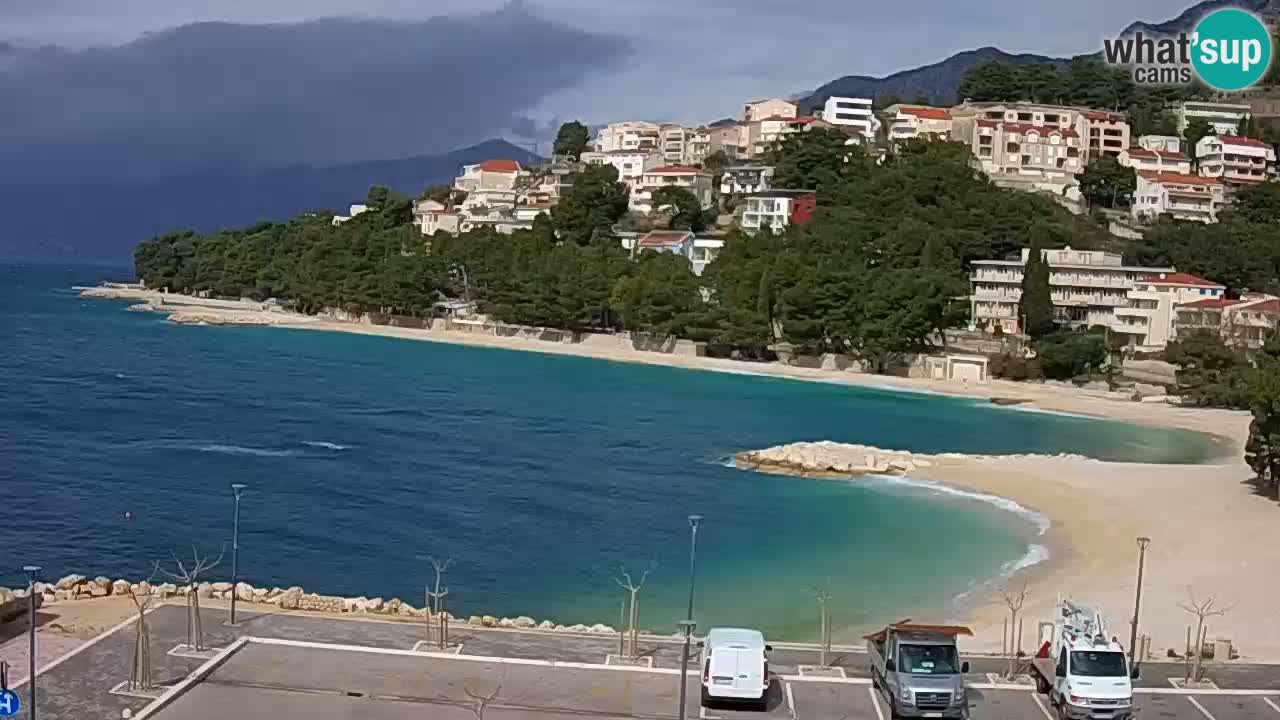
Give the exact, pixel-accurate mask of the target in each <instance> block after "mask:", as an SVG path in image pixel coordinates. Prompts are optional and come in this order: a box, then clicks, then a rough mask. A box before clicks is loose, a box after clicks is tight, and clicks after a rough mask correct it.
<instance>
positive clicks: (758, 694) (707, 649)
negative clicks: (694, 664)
mask: <svg viewBox="0 0 1280 720" xmlns="http://www.w3.org/2000/svg"><path fill="white" fill-rule="evenodd" d="M700 645H702V647H703V660H702V705H703V706H704V707H705V706H707V705H709V704H710V703H712V702H714V701H717V700H722V701H744V702H750V703H753V704H756V705H759V706H761V707H763V706H765V705H766V704H767V703H768V701H769V657H768V655H767V653H768V652H769V651H770V650H772V649H773V648H771V647H769V646H768V645H766V644H765V642H764V635H763V634H762V633H761V632H760V631H759V630H747V629H743V628H715V629H713V630H711V632H709V633H707V637H706V639H705V640H704V641H702V643H700Z"/></svg>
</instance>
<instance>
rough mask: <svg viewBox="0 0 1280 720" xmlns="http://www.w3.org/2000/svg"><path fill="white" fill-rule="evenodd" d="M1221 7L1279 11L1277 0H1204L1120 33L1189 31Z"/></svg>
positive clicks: (1268, 12)
mask: <svg viewBox="0 0 1280 720" xmlns="http://www.w3.org/2000/svg"><path fill="white" fill-rule="evenodd" d="M1222 7H1238V8H1244V9H1246V10H1252V11H1253V12H1256V13H1260V14H1276V13H1280V2H1278V1H1277V0H1204V2H1201V3H1197V4H1195V5H1192V6H1191V7H1189V8H1187V9H1186V10H1184V11H1182V14H1180V15H1178V17H1176V18H1173V19H1172V20H1166V21H1165V22H1162V23H1155V24H1151V23H1145V22H1141V21H1139V22H1135V23H1133V24H1131V25H1129V27H1127V28H1125V29H1124V31H1123V32H1121V33H1120V34H1121V35H1122V36H1123V35H1133V34H1134V33H1136V32H1139V31H1141V32H1142V34H1144V35H1173V34H1175V33H1180V32H1190V31H1191V29H1192V27H1193V26H1194V25H1195V23H1196V22H1197V21H1198V20H1200V18H1202V17H1204V16H1205V15H1206V14H1208V13H1209V12H1211V11H1213V10H1217V9H1218V8H1222Z"/></svg>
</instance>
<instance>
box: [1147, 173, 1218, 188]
mask: <svg viewBox="0 0 1280 720" xmlns="http://www.w3.org/2000/svg"><path fill="white" fill-rule="evenodd" d="M1138 174H1139V175H1141V176H1142V177H1144V178H1146V179H1148V180H1150V181H1152V182H1158V183H1172V184H1174V185H1221V184H1222V183H1219V182H1218V181H1217V180H1215V179H1213V178H1207V177H1200V176H1199V175H1184V174H1182V173H1172V172H1154V171H1152V170H1139V171H1138Z"/></svg>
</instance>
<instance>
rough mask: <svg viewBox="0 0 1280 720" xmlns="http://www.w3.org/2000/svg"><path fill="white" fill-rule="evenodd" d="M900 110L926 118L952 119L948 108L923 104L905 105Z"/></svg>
mask: <svg viewBox="0 0 1280 720" xmlns="http://www.w3.org/2000/svg"><path fill="white" fill-rule="evenodd" d="M898 112H900V113H906V114H907V115H915V116H916V117H918V118H922V119H924V120H950V119H951V111H950V110H947V109H946V108H936V107H927V106H923V105H903V106H902V107H900V108H898Z"/></svg>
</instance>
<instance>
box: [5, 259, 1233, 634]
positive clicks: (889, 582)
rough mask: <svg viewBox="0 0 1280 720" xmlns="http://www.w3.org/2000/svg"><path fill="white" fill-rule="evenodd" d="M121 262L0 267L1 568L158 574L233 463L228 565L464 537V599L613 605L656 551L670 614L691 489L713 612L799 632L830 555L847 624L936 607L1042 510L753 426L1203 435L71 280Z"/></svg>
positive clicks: (327, 577) (247, 568)
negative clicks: (628, 572)
mask: <svg viewBox="0 0 1280 720" xmlns="http://www.w3.org/2000/svg"><path fill="white" fill-rule="evenodd" d="M122 276H127V270H122V271H116V272H110V271H103V270H96V269H90V268H84V269H71V270H67V269H61V268H59V269H51V268H47V267H46V268H12V267H9V268H0V348H3V352H2V353H0V387H2V390H0V487H3V489H4V502H5V510H6V512H5V516H4V517H5V520H4V522H3V524H2V525H0V548H3V557H4V563H3V566H2V567H0V585H5V584H8V585H14V584H17V583H18V582H19V578H18V574H17V573H16V572H13V571H14V570H16V568H17V567H19V566H20V565H22V564H25V563H28V562H38V563H41V564H43V565H44V566H45V567H46V568H48V570H47V574H48V575H49V576H50V577H56V576H57V575H59V574H61V573H64V572H70V571H73V570H74V571H81V572H87V573H90V574H98V573H101V574H106V575H111V576H116V575H123V576H127V577H141V576H146V575H148V574H149V573H150V572H151V567H152V563H153V561H155V560H161V559H164V558H165V557H167V554H168V552H169V550H170V549H175V550H178V551H179V552H182V551H183V548H189V547H190V545H191V544H192V543H198V544H199V545H201V546H202V547H204V548H206V549H208V550H213V551H216V550H217V548H218V547H219V545H221V544H222V543H223V542H228V541H229V536H230V526H231V513H232V502H231V494H230V491H229V489H228V486H229V484H230V483H232V482H244V483H247V484H248V485H249V489H248V491H247V492H246V494H245V496H244V500H243V505H242V519H241V555H240V566H241V573H242V575H243V576H244V577H245V579H246V580H248V581H249V582H251V583H254V584H259V585H281V586H287V585H291V584H297V585H302V586H304V587H306V588H307V589H309V590H313V591H316V592H321V593H333V594H346V595H357V594H362V595H367V596H374V595H381V596H384V597H392V596H399V597H401V598H404V599H406V600H408V601H410V602H413V603H414V604H415V605H421V604H422V587H423V584H424V583H426V582H427V581H428V580H429V579H430V566H429V564H428V563H427V560H426V558H427V556H429V555H436V556H450V557H453V558H454V564H453V567H452V569H451V570H450V572H449V575H448V576H447V584H448V585H449V586H450V601H451V609H452V610H454V611H455V613H463V614H472V613H481V612H488V613H493V614H499V615H517V614H526V615H531V616H534V617H536V618H538V619H542V618H551V619H553V620H557V621H560V622H597V621H600V622H606V623H610V624H616V623H617V617H618V603H619V601H620V600H621V597H622V595H621V590H620V589H619V588H618V587H617V586H616V585H615V584H614V583H613V581H612V579H611V577H612V576H613V575H614V574H616V569H617V567H618V566H619V565H620V564H625V565H626V566H627V567H628V568H630V569H633V570H637V571H639V570H642V569H644V568H645V567H649V566H652V567H653V571H652V573H651V574H650V576H649V581H648V583H649V584H648V586H647V587H646V590H645V592H644V593H643V594H642V596H641V604H642V611H641V614H642V621H643V623H644V624H645V625H646V626H647V627H652V628H654V629H656V630H660V631H664V632H667V631H674V630H675V625H674V623H675V621H676V620H677V619H678V618H679V617H682V616H683V607H684V593H685V588H686V582H687V571H688V568H687V552H688V530H687V523H686V520H685V516H686V515H688V514H689V513H701V514H703V515H705V516H706V520H705V523H704V525H703V528H702V531H701V534H700V539H699V548H698V556H699V560H698V586H699V591H698V613H697V614H698V618H699V621H700V625H701V626H703V627H706V626H707V625H709V624H726V623H733V624H749V625H754V626H758V627H761V628H762V629H764V630H765V631H766V632H769V633H770V634H772V635H774V636H788V637H792V638H803V637H811V636H813V635H815V634H816V632H815V630H814V626H815V624H816V623H815V622H814V621H815V620H816V617H817V612H816V605H815V603H814V602H813V600H812V598H811V595H810V593H809V588H810V586H812V585H814V584H815V583H818V582H824V581H825V579H826V578H828V577H829V578H830V580H831V584H832V593H833V595H834V596H835V604H834V608H835V617H836V621H837V623H839V624H840V625H842V626H846V627H847V626H859V625H865V624H868V623H872V622H878V621H884V620H886V619H893V618H896V617H900V616H904V615H905V614H908V613H911V614H915V615H916V616H917V617H922V616H923V615H922V613H929V612H942V611H944V610H945V609H946V608H947V607H948V605H949V603H951V602H952V600H953V598H955V597H956V596H957V595H960V594H962V593H965V592H967V591H969V590H972V589H973V588H974V587H975V583H978V584H980V583H984V582H988V581H990V580H992V579H993V578H999V577H1000V576H1001V575H1002V573H1006V572H1008V571H1009V570H1010V569H1012V568H1013V567H1015V566H1017V565H1018V564H1019V563H1020V562H1026V561H1029V560H1031V559H1034V553H1035V552H1036V550H1035V545H1036V544H1037V541H1038V531H1039V529H1038V527H1037V525H1036V518H1035V517H1034V516H1032V515H1027V514H1019V513H1016V512H1012V511H1010V510H1009V509H1008V508H1006V507H1000V506H998V505H996V504H993V503H990V502H984V501H982V500H979V499H974V498H971V497H966V496H960V495H955V494H949V493H943V492H940V491H938V490H936V489H931V488H928V487H920V486H913V485H910V484H902V483H894V482H889V481H876V480H872V481H868V482H862V483H857V484H855V483H851V482H840V481H820V480H810V479H798V478H787V477H779V476H769V475H762V474H756V473H749V472H741V471H738V470H735V469H732V468H729V467H726V466H725V464H724V461H725V459H726V458H727V457H728V456H730V455H731V454H732V453H734V452H736V451H739V450H743V449H754V448H762V447H767V446H771V445H776V444H779V443H785V442H791V441H797V440H820V439H830V440H837V441H847V442H860V443H866V444H871V445H877V446H881V447H887V448H904V449H909V450H915V451H923V452H943V451H964V452H977V453H1014V452H1016V453H1027V452H1036V453H1058V452H1075V453H1082V454H1087V455H1092V456H1095V457H1100V458H1105V459H1115V460H1143V461H1166V462H1195V461H1197V460H1200V459H1203V458H1204V457H1206V456H1207V454H1209V453H1210V452H1212V450H1213V448H1212V445H1211V443H1210V442H1209V441H1208V440H1207V439H1205V438H1203V437H1202V436H1198V435H1195V434H1191V433H1184V432H1174V431H1161V430H1152V429H1146V428H1140V427H1137V426H1131V425H1124V424H1117V423H1109V422H1101V421H1095V420H1088V419H1082V418H1076V417H1065V416H1056V415H1050V414H1041V413H1029V412H1023V411H1016V410H1010V409H1003V408H996V407H993V406H990V405H987V404H982V403H978V402H975V401H971V400H960V399H953V398H944V397H937V396H928V395H919V394H907V393H900V392H890V391H882V390H875V389H857V388H848V387H839V386H833V385H826V384H818V383H804V382H795V381H788V380H780V379H768V378H758V377H749V376H738V375H727V374H718V373H708V372H696V371H688V370H680V369H672V368H663V367H655V366H645V365H632V364H621V363H609V362H602V361H596V360H588V359H582V358H572V357H557V356H550V355H541V354H536V353H521V352H514V351H505V350H493V349H482V348H468V347H458V346H450V345H442V344H435V343H424V342H413V341H403V340H393V339H385V338H373V337H361V336H354V335H346V334H339V333H315V332H307V331H288V330H276V329H266V328H234V329H233V328H199V327H175V326H171V325H170V324H168V323H166V322H165V321H164V320H163V319H162V318H160V317H158V316H155V315H150V314H142V313H129V312H126V311H125V305H126V304H125V303H117V302H99V301H88V300H82V299H80V298H79V297H78V296H77V295H76V293H75V292H73V291H71V290H69V288H70V286H71V285H73V284H77V283H79V284H85V283H92V282H96V281H97V280H99V279H102V278H104V277H115V278H119V277H122ZM126 511H127V512H130V513H132V519H128V520H126V519H124V518H123V517H122V514H123V513H124V512H126ZM1029 553H1032V555H1031V556H1029ZM228 558H229V555H228ZM227 565H229V560H228V561H227V562H225V563H224V566H223V570H226V569H227V567H226V566H227Z"/></svg>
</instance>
